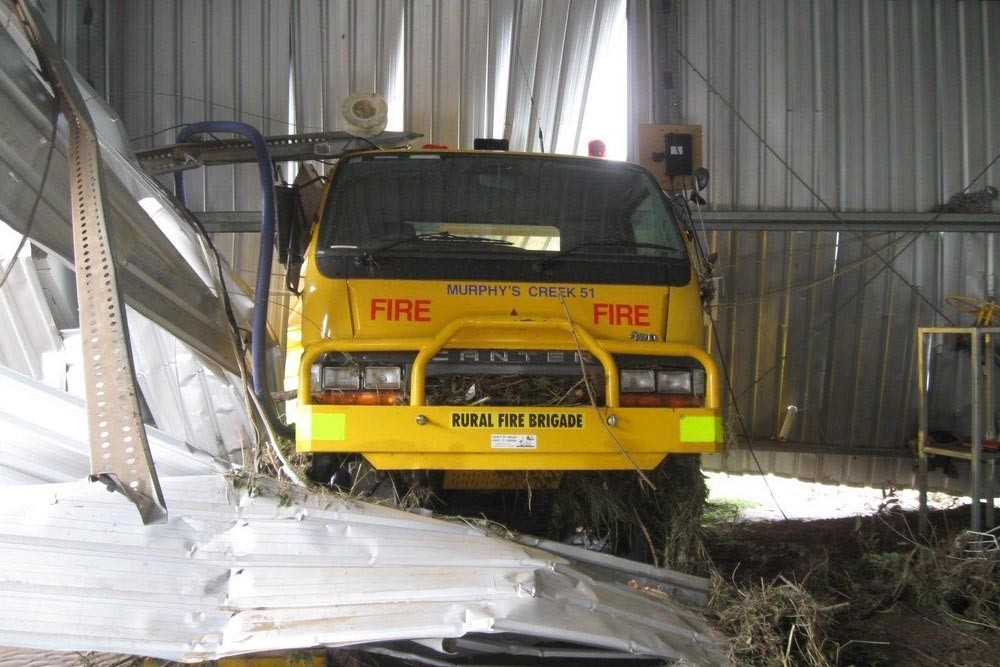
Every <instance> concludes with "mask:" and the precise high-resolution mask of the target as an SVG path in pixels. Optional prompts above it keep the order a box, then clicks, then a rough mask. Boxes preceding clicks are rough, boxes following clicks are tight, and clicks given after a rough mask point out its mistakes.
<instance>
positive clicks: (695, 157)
mask: <svg viewBox="0 0 1000 667" xmlns="http://www.w3.org/2000/svg"><path fill="white" fill-rule="evenodd" d="M639 164H641V165H642V166H643V167H645V168H646V169H649V170H650V171H651V172H653V175H654V176H656V180H657V181H658V182H659V183H660V187H662V188H663V189H664V190H688V189H690V188H691V178H690V176H691V172H692V171H693V170H694V169H695V168H696V167H700V166H702V157H701V125H640V126H639Z"/></svg>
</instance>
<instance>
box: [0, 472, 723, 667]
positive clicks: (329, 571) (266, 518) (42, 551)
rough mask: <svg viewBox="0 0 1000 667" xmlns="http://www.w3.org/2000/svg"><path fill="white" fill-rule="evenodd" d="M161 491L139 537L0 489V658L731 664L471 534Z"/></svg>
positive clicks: (217, 487) (93, 515) (286, 494)
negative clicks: (414, 643)
mask: <svg viewBox="0 0 1000 667" xmlns="http://www.w3.org/2000/svg"><path fill="white" fill-rule="evenodd" d="M162 482H163V491H164V494H165V496H166V501H167V506H168V507H169V508H170V511H169V521H168V523H166V524H162V525H151V526H143V525H142V524H141V523H140V521H139V518H138V516H137V515H136V513H135V510H134V508H133V507H132V506H131V505H130V504H129V503H128V502H127V500H125V499H124V498H123V497H121V496H120V495H118V494H110V493H107V492H106V491H105V490H104V489H103V487H101V486H99V485H97V484H91V483H88V482H78V483H75V484H62V485H46V486H33V487H19V488H16V489H10V488H7V489H0V571H2V572H3V573H4V575H3V577H2V580H0V597H2V598H3V600H4V605H3V607H2V608H0V645H2V644H8V645H13V646H24V647H32V648H48V649H51V648H62V649H73V650H87V651H103V652H114V653H132V654H141V655H151V656H153V657H159V658H165V659H170V660H181V661H197V660H208V659H213V658H218V657H220V656H223V655H232V654H237V653H247V652H259V651H268V650H291V649H297V648H303V647H310V646H314V645H318V644H325V645H330V646H347V645H356V644H368V643H378V642H393V641H397V642H398V641H401V640H415V639H434V638H439V639H440V638H453V637H461V636H463V635H466V634H469V633H491V634H493V636H496V635H495V634H494V633H507V634H505V635H503V636H505V637H510V638H512V639H511V641H512V642H515V643H516V639H513V638H516V637H518V636H520V637H524V638H527V639H528V640H529V641H530V642H531V643H534V642H537V640H539V639H543V640H550V641H557V642H571V643H580V644H583V645H585V646H588V647H595V648H603V649H608V650H612V651H621V652H623V653H625V654H629V655H634V654H643V655H649V656H651V657H657V658H664V659H680V658H684V659H685V660H686V661H687V663H689V664H696V665H712V666H714V665H727V664H729V663H728V662H727V660H726V658H725V657H724V655H723V646H722V643H721V641H720V640H719V639H717V638H716V637H715V636H714V635H713V634H712V632H711V631H710V629H709V628H708V626H707V625H706V624H705V623H704V622H703V621H700V620H699V619H698V618H697V616H695V615H694V614H692V613H690V612H689V611H687V610H684V609H682V608H680V607H678V606H676V605H671V604H667V603H665V602H663V601H662V600H657V599H653V598H651V597H648V596H645V595H643V594H641V593H638V592H636V591H632V590H629V589H628V588H627V587H624V586H620V585H618V584H610V583H607V582H601V581H596V580H594V579H592V578H591V577H588V576H586V575H583V574H582V573H580V572H578V571H576V570H575V569H574V568H573V567H572V565H571V563H570V562H569V561H567V560H566V559H565V558H563V557H561V556H555V555H552V554H549V553H546V552H544V551H540V550H537V549H532V548H529V547H525V546H523V545H520V544H517V543H514V542H511V541H508V540H504V539H500V538H498V537H493V536H489V535H487V534H485V533H484V532H483V531H481V530H479V529H478V528H475V527H472V526H469V525H466V524H462V523H458V522H446V521H441V520H436V519H431V518H427V517H423V516H419V515H415V514H410V513H406V512H402V511H399V510H394V509H391V508H386V507H381V506H377V505H372V504H367V503H360V502H355V501H350V500H345V499H342V498H340V497H339V496H332V495H328V494H316V493H310V492H307V491H305V490H302V489H299V488H293V487H287V488H286V487H283V486H278V485H276V484H275V483H273V482H271V481H270V480H260V481H253V482H251V485H250V486H246V480H237V481H235V482H234V480H233V479H228V478H225V477H222V476H217V475H216V476H205V477H187V478H167V479H163V480H162ZM241 485H243V487H242V488H238V487H239V486H241Z"/></svg>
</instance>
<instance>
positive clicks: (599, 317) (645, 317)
mask: <svg viewBox="0 0 1000 667" xmlns="http://www.w3.org/2000/svg"><path fill="white" fill-rule="evenodd" d="M601 322H604V323H606V324H610V325H612V326H630V327H648V326H649V306H648V305H646V304H641V303H640V304H630V303H595V304H594V324H600V323H601Z"/></svg>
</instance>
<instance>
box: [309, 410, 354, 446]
mask: <svg viewBox="0 0 1000 667" xmlns="http://www.w3.org/2000/svg"><path fill="white" fill-rule="evenodd" d="M309 422H310V424H309V425H310V427H311V428H310V433H309V439H310V440H345V439H346V437H347V435H346V430H347V415H345V414H319V415H316V414H314V415H312V416H311V417H310V419H309Z"/></svg>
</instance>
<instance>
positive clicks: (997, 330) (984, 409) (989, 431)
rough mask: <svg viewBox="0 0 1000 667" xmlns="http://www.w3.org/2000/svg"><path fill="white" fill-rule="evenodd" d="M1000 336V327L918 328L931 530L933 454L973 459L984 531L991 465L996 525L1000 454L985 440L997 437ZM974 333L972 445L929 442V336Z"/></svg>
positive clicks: (923, 503) (975, 524)
mask: <svg viewBox="0 0 1000 667" xmlns="http://www.w3.org/2000/svg"><path fill="white" fill-rule="evenodd" d="M997 335H1000V327H920V328H918V329H917V399H918V403H919V406H918V420H919V423H918V431H917V456H918V459H919V464H920V470H919V484H920V529H921V531H922V532H924V531H926V529H927V528H928V526H929V524H928V521H927V458H928V457H929V456H932V455H936V456H948V457H951V458H956V459H962V460H965V461H969V462H970V472H969V482H970V484H969V486H970V489H969V496H970V497H971V498H972V519H971V524H972V525H971V526H970V530H973V531H977V532H979V531H982V530H983V521H982V519H983V517H982V508H981V502H980V501H981V499H982V498H983V490H984V488H983V487H984V485H983V466H984V464H986V463H989V467H990V474H989V477H988V478H986V485H985V487H986V489H985V490H986V491H987V493H986V500H987V503H986V517H985V518H986V523H987V527H988V528H992V527H993V519H994V517H993V497H994V493H993V480H994V479H995V477H996V474H995V473H996V461H997V460H998V459H1000V452H984V451H983V440H984V439H986V440H993V439H995V437H996V432H995V427H994V424H995V423H996V422H995V419H994V417H995V406H994V392H995V385H994V363H993V352H992V350H993V346H992V342H993V337H994V336H997ZM933 336H969V345H970V347H969V349H970V355H969V356H970V363H971V365H972V369H971V370H972V372H971V374H970V376H971V382H970V383H969V390H970V392H971V393H970V404H971V431H970V437H971V441H972V442H971V445H972V446H971V447H970V448H969V449H965V448H964V447H941V446H934V445H929V444H928V443H927V388H928V385H929V383H930V378H929V376H928V373H927V357H926V355H925V351H926V349H927V347H926V342H927V339H928V337H933ZM984 346H985V349H986V350H987V352H988V356H987V360H988V362H989V363H986V364H983V349H984Z"/></svg>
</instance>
